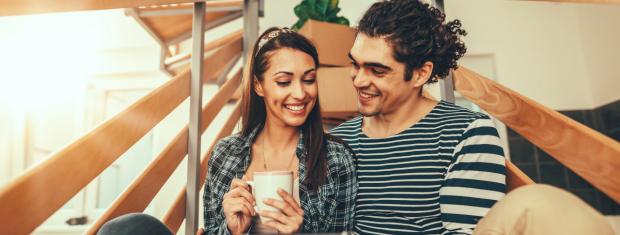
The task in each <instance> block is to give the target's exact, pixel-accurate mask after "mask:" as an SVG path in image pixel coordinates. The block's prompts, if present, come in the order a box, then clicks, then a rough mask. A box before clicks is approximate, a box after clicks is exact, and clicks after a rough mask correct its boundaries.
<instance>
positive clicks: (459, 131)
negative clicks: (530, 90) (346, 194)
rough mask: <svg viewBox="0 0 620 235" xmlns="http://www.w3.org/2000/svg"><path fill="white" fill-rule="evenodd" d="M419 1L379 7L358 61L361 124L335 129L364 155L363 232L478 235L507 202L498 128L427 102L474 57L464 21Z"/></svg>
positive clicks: (354, 52) (366, 22) (358, 48)
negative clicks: (430, 89)
mask: <svg viewBox="0 0 620 235" xmlns="http://www.w3.org/2000/svg"><path fill="white" fill-rule="evenodd" d="M443 21H444V15H443V14H442V13H441V12H440V11H439V10H437V9H435V8H432V7H430V6H428V4H422V3H420V2H418V1H407V0H393V1H382V2H378V3H375V4H374V5H372V6H371V7H370V9H369V10H368V11H367V12H366V13H365V14H364V16H363V17H362V19H361V20H360V22H359V26H358V35H357V37H356V39H355V43H354V45H353V48H352V49H351V51H350V54H349V57H350V58H351V63H352V65H353V70H352V72H351V76H352V79H353V85H354V86H355V88H356V89H357V92H358V108H359V112H360V113H361V115H362V116H361V117H357V118H354V119H352V120H350V121H348V122H345V123H343V124H342V125H340V126H339V127H337V128H335V129H334V130H332V133H333V134H334V135H336V136H339V137H341V138H342V139H344V140H345V141H346V142H347V143H348V144H349V145H350V146H351V147H352V149H353V150H354V152H355V153H356V155H357V160H356V161H357V169H358V172H357V173H358V180H359V191H358V199H357V207H356V212H355V213H356V215H355V220H356V225H355V232H358V233H362V234H396V233H406V234H412V233H424V234H440V233H466V234H469V233H472V231H473V229H474V228H475V226H476V223H477V222H478V220H480V219H481V218H482V217H483V216H484V215H485V214H486V213H487V212H488V211H489V209H490V208H491V206H493V204H495V202H496V201H498V200H499V199H501V198H502V197H503V196H504V192H505V159H504V153H503V151H502V147H501V146H500V139H499V135H498V133H497V130H496V129H495V127H494V126H493V122H492V120H491V119H490V118H489V117H488V116H486V115H484V114H481V113H475V112H472V111H469V110H467V109H464V108H461V107H458V106H455V105H453V104H450V103H448V102H445V101H440V102H437V101H434V100H431V99H429V98H427V97H425V96H423V95H422V88H423V86H424V85H425V84H428V83H433V82H436V81H437V80H438V79H440V77H442V76H445V75H447V74H448V72H449V70H450V69H452V68H456V61H457V60H458V59H459V58H460V57H462V56H463V54H464V53H465V50H466V48H465V45H464V44H463V43H462V42H461V41H460V39H459V36H461V35H464V34H465V31H464V30H462V29H461V25H460V22H459V21H458V20H456V21H453V22H449V23H444V22H443Z"/></svg>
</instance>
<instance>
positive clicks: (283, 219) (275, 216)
mask: <svg viewBox="0 0 620 235" xmlns="http://www.w3.org/2000/svg"><path fill="white" fill-rule="evenodd" d="M260 215H261V216H263V217H267V218H270V219H272V220H275V221H277V222H278V223H281V224H289V223H290V221H289V219H288V217H287V216H285V215H284V214H282V212H279V211H266V210H263V211H261V212H260Z"/></svg>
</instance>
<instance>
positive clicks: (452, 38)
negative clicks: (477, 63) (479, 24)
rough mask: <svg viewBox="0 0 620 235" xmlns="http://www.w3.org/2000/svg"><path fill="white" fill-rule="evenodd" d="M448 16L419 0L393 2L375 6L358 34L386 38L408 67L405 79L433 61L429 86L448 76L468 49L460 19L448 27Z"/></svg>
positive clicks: (361, 24)
mask: <svg viewBox="0 0 620 235" xmlns="http://www.w3.org/2000/svg"><path fill="white" fill-rule="evenodd" d="M445 18H446V16H445V14H443V13H442V12H441V11H440V10H438V9H437V8H435V7H431V6H429V5H428V4H427V3H421V2H419V1H418V0H391V1H382V2H377V3H375V4H373V5H372V6H371V7H370V8H369V9H368V11H366V13H365V14H364V16H363V17H362V19H361V20H360V22H359V26H358V32H360V33H363V34H365V35H367V36H370V37H385V38H386V39H387V42H388V43H389V44H390V45H391V46H392V49H393V50H394V54H393V57H394V59H395V60H396V61H398V62H401V63H404V64H405V80H406V81H409V80H411V76H412V73H413V70H414V69H416V68H420V67H421V66H422V65H423V64H424V62H426V61H430V62H432V63H433V65H434V68H433V72H432V74H431V77H430V79H429V81H428V83H433V82H436V81H437V80H438V79H439V78H440V77H445V76H447V75H448V73H449V72H450V69H451V68H452V69H455V68H457V63H456V61H457V60H458V59H460V58H461V57H463V55H464V54H465V52H466V51H467V48H466V47H465V44H464V43H463V42H462V41H461V39H460V36H461V35H462V36H465V35H467V32H465V30H464V29H462V28H461V26H462V25H461V22H460V21H459V20H454V21H450V22H448V23H446V24H444V23H443V22H444V20H445Z"/></svg>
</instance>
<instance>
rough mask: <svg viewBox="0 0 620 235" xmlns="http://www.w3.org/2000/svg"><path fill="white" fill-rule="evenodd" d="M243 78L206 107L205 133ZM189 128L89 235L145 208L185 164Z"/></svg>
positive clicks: (226, 86)
mask: <svg viewBox="0 0 620 235" xmlns="http://www.w3.org/2000/svg"><path fill="white" fill-rule="evenodd" d="M240 80H241V70H239V72H237V73H236V75H235V76H234V77H233V78H231V79H230V80H228V81H227V82H226V83H225V84H224V85H223V86H222V88H220V90H218V92H217V93H216V94H215V96H214V97H213V98H212V99H211V100H209V103H208V104H207V105H206V106H205V107H204V108H203V109H202V113H203V116H202V124H201V129H200V132H201V133H203V132H204V131H205V130H206V129H207V127H208V126H209V125H210V124H211V122H212V121H213V120H214V119H215V116H217V114H218V113H219V111H220V110H221V108H222V107H223V106H224V105H225V104H226V102H227V101H228V100H230V98H231V97H232V95H233V93H234V92H235V90H236V89H237V88H238V87H239V84H240ZM187 128H188V127H187V125H186V126H185V127H184V128H183V129H182V130H181V132H179V134H177V135H176V137H175V138H174V139H173V140H172V142H171V143H169V144H168V145H167V146H166V148H165V149H164V150H163V151H162V152H161V153H160V154H159V155H158V156H157V158H156V159H155V160H153V161H152V162H151V163H150V164H149V165H148V166H147V168H146V169H145V170H144V171H143V172H142V173H141V174H140V176H138V177H137V178H136V179H135V180H134V181H133V182H132V183H131V185H129V187H128V188H127V189H126V190H125V191H124V192H123V193H122V194H121V195H120V196H119V197H118V198H116V200H115V201H114V202H113V203H112V205H111V206H110V207H109V208H108V209H107V210H106V211H105V213H103V215H101V216H100V217H99V218H98V219H97V220H96V221H95V222H94V223H93V225H92V226H91V227H90V228H89V230H88V232H87V234H96V233H97V231H98V230H99V228H100V227H101V226H102V225H103V224H104V223H105V222H107V221H109V220H111V219H114V218H116V217H118V216H120V215H124V214H128V213H132V212H141V211H144V209H145V208H146V207H147V206H148V205H149V203H150V202H151V201H152V200H153V198H154V197H155V195H156V194H157V193H158V192H159V190H160V189H161V187H162V186H163V185H164V184H165V183H166V181H167V180H168V178H169V177H170V175H172V173H173V172H174V170H175V169H176V168H177V167H178V165H179V163H181V161H182V160H183V158H184V156H186V155H187V136H188V129H187Z"/></svg>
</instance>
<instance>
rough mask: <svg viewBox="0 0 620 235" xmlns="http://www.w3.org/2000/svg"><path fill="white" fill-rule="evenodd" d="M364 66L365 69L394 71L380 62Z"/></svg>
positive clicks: (368, 63) (367, 63) (366, 63)
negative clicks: (374, 68) (375, 68)
mask: <svg viewBox="0 0 620 235" xmlns="http://www.w3.org/2000/svg"><path fill="white" fill-rule="evenodd" d="M362 66H364V67H377V68H382V69H385V70H388V71H392V68H390V66H387V65H384V64H382V63H379V62H365V63H364V64H363V65H362Z"/></svg>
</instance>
